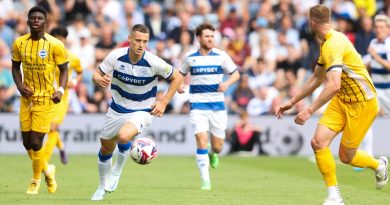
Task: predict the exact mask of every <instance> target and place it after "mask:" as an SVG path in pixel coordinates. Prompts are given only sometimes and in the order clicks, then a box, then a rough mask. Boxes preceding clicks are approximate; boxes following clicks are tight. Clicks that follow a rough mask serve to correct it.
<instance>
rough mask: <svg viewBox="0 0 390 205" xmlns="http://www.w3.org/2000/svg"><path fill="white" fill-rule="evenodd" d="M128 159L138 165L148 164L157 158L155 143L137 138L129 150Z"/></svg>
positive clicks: (147, 139)
mask: <svg viewBox="0 0 390 205" xmlns="http://www.w3.org/2000/svg"><path fill="white" fill-rule="evenodd" d="M130 157H131V158H132V159H133V161H134V162H136V163H138V164H142V165H144V164H149V163H150V162H152V161H153V160H154V159H155V158H156V157H157V149H156V143H154V141H153V140H152V139H150V138H137V139H135V140H134V141H133V144H132V145H131V148H130Z"/></svg>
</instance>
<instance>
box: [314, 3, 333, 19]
mask: <svg viewBox="0 0 390 205" xmlns="http://www.w3.org/2000/svg"><path fill="white" fill-rule="evenodd" d="M330 16H331V10H330V9H329V8H328V7H326V6H324V5H321V4H319V5H316V6H313V7H311V8H310V10H309V17H310V20H314V21H315V22H317V23H330V18H331V17H330Z"/></svg>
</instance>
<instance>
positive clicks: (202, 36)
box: [195, 23, 215, 50]
mask: <svg viewBox="0 0 390 205" xmlns="http://www.w3.org/2000/svg"><path fill="white" fill-rule="evenodd" d="M214 31H215V28H214V27H213V26H212V25H211V24H209V23H203V24H200V25H199V26H198V27H196V30H195V35H196V38H197V39H198V41H199V45H200V47H201V48H203V49H206V50H210V49H212V48H213V47H214Z"/></svg>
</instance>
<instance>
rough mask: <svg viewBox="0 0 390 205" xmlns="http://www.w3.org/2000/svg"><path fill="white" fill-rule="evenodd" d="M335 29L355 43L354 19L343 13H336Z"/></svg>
mask: <svg viewBox="0 0 390 205" xmlns="http://www.w3.org/2000/svg"><path fill="white" fill-rule="evenodd" d="M336 30H337V31H340V32H341V33H344V35H346V36H347V37H348V39H349V40H350V41H351V42H352V44H355V40H356V39H355V33H354V21H353V20H352V18H351V17H349V16H348V15H345V14H340V15H336Z"/></svg>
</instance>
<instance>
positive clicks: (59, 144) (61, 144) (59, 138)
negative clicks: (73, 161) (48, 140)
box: [55, 131, 64, 150]
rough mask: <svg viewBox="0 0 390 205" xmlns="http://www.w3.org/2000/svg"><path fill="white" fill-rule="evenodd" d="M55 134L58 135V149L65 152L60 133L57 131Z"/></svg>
mask: <svg viewBox="0 0 390 205" xmlns="http://www.w3.org/2000/svg"><path fill="white" fill-rule="evenodd" d="M55 132H56V133H57V147H58V149H60V150H63V149H64V142H62V139H61V136H60V133H59V132H58V131H55Z"/></svg>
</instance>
